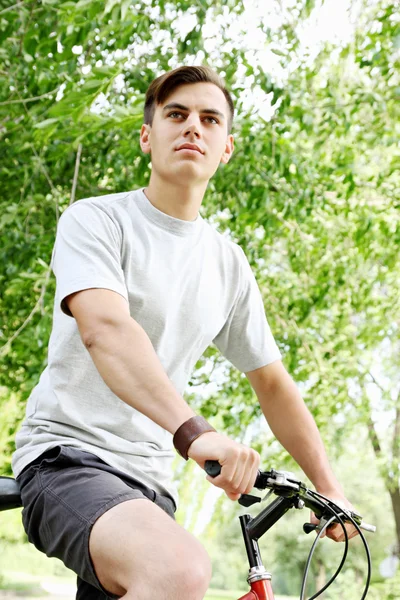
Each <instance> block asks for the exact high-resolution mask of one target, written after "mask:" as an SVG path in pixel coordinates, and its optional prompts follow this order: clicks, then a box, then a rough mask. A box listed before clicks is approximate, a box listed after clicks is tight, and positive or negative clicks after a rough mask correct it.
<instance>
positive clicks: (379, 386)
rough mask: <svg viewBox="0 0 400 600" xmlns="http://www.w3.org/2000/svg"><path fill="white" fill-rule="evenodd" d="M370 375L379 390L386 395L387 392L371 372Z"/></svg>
mask: <svg viewBox="0 0 400 600" xmlns="http://www.w3.org/2000/svg"><path fill="white" fill-rule="evenodd" d="M368 375H369V376H370V377H371V379H372V381H373V383H374V384H375V385H376V387H377V388H379V389H380V390H381V392H382V394H386V390H385V389H384V388H383V387H382V386H381V384H380V383H379V382H378V381H377V380H376V379H375V377H374V376H373V375H372V373H371V371H368Z"/></svg>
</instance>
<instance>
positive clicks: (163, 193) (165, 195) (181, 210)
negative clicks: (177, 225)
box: [144, 173, 208, 221]
mask: <svg viewBox="0 0 400 600" xmlns="http://www.w3.org/2000/svg"><path fill="white" fill-rule="evenodd" d="M207 183H208V182H207V181H206V182H201V184H199V185H197V186H196V185H188V186H185V185H182V183H175V182H173V181H161V180H160V179H158V178H157V177H155V176H154V173H152V175H151V178H150V183H149V185H148V186H147V187H146V188H145V190H144V192H145V194H146V196H147V198H148V199H149V200H150V202H151V203H152V205H153V206H155V207H156V208H157V209H158V210H160V211H161V212H163V213H165V214H166V215H169V216H170V217H175V219H181V220H182V221H194V220H195V219H196V218H197V215H198V213H199V209H200V206H201V203H202V201H203V198H204V194H205V191H206V188H207Z"/></svg>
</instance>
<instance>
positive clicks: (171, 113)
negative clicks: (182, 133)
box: [168, 110, 183, 119]
mask: <svg viewBox="0 0 400 600" xmlns="http://www.w3.org/2000/svg"><path fill="white" fill-rule="evenodd" d="M168 116H169V117H172V118H173V119H176V118H177V117H183V114H182V113H181V112H178V111H176V110H174V111H173V112H170V113H169V114H168Z"/></svg>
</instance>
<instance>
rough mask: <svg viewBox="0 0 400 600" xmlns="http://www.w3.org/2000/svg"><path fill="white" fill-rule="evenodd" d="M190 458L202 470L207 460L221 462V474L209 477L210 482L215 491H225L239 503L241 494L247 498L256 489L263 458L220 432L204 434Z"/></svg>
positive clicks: (198, 440)
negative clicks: (217, 489) (216, 488)
mask: <svg viewBox="0 0 400 600" xmlns="http://www.w3.org/2000/svg"><path fill="white" fill-rule="evenodd" d="M188 456H189V458H192V459H193V460H195V461H196V462H197V464H198V465H200V467H201V468H202V469H204V464H205V462H206V460H217V461H218V462H219V464H220V465H221V474H220V475H218V476H217V477H210V476H209V475H207V479H208V481H210V482H211V483H212V484H213V485H215V486H216V487H219V488H222V489H223V490H224V492H225V493H226V495H227V496H228V498H230V499H231V500H239V498H240V496H241V494H248V493H249V492H251V490H252V489H253V487H254V482H255V480H256V477H257V472H258V467H259V465H260V455H259V454H258V452H256V451H255V450H253V449H252V448H249V447H248V446H244V445H243V444H239V443H238V442H235V441H233V440H231V439H229V438H228V437H226V436H225V435H222V434H220V433H217V432H209V433H203V435H200V436H199V437H198V438H197V439H195V440H194V442H192V444H191V445H190V448H189V450H188Z"/></svg>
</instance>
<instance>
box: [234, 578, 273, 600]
mask: <svg viewBox="0 0 400 600" xmlns="http://www.w3.org/2000/svg"><path fill="white" fill-rule="evenodd" d="M250 588H251V589H250V591H249V592H247V594H245V595H244V596H241V598H239V600H274V598H275V597H274V592H273V591H272V585H271V580H270V579H263V580H261V581H254V582H253V583H251V584H250Z"/></svg>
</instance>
